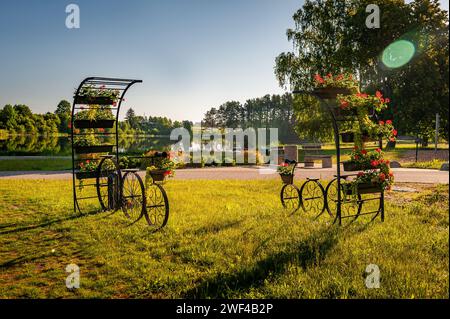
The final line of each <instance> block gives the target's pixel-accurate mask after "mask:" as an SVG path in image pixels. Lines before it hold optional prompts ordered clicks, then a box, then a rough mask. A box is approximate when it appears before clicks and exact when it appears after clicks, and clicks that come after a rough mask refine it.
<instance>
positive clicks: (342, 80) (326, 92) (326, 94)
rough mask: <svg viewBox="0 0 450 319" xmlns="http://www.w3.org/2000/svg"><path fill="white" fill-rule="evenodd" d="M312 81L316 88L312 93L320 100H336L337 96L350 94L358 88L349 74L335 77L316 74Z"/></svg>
mask: <svg viewBox="0 0 450 319" xmlns="http://www.w3.org/2000/svg"><path fill="white" fill-rule="evenodd" d="M314 79H315V82H316V87H315V88H314V91H313V93H314V95H316V96H317V97H318V98H320V99H336V97H337V96H338V95H347V94H351V93H353V92H356V90H357V88H358V84H357V82H356V81H355V79H354V78H353V76H352V75H351V74H339V75H337V76H333V75H332V74H328V75H326V76H325V77H322V76H321V75H319V74H316V75H315V77H314Z"/></svg>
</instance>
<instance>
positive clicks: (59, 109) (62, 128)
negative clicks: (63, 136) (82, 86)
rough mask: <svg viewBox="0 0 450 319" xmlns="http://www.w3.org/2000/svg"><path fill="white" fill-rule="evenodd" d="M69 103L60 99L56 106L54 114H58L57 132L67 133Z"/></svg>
mask: <svg viewBox="0 0 450 319" xmlns="http://www.w3.org/2000/svg"><path fill="white" fill-rule="evenodd" d="M71 112H72V110H71V105H70V103H69V102H68V101H66V100H62V101H61V102H59V103H58V105H57V106H56V111H55V114H56V115H57V116H58V118H59V121H60V124H59V126H58V129H59V132H61V133H69V131H70V128H69V122H70V116H71Z"/></svg>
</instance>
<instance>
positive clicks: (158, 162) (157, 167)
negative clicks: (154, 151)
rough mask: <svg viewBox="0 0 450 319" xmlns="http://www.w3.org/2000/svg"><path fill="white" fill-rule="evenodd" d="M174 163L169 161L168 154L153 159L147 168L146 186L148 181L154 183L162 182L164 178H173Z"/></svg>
mask: <svg viewBox="0 0 450 319" xmlns="http://www.w3.org/2000/svg"><path fill="white" fill-rule="evenodd" d="M175 168H176V163H175V161H173V160H172V159H171V156H170V154H168V155H167V157H158V158H155V161H154V162H153V165H152V166H149V167H147V169H146V176H145V181H146V184H148V183H150V180H151V181H152V182H153V183H154V182H164V181H165V179H166V177H173V176H174V175H175Z"/></svg>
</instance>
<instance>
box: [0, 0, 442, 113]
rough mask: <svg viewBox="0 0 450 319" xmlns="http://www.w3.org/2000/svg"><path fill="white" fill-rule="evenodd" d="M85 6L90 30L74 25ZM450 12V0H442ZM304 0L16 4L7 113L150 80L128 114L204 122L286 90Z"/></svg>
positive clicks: (3, 37) (7, 46) (7, 64)
mask: <svg viewBox="0 0 450 319" xmlns="http://www.w3.org/2000/svg"><path fill="white" fill-rule="evenodd" d="M69 3H76V4H78V5H79V6H80V10H81V28H80V29H72V30H69V29H67V28H66V27H65V19H66V16H67V14H66V13H65V7H66V5H68V4H69ZM441 3H443V6H444V7H445V8H447V10H448V0H443V1H441ZM302 5H303V0H165V1H163V0H151V1H150V0H128V1H124V0H120V1H119V0H89V1H87V0H77V1H75V0H73V1H70V0H68V1H65V0H64V1H63V0H52V1H49V0H28V1H25V0H15V1H2V5H1V11H0V41H1V43H2V46H1V50H0V107H1V106H3V105H5V104H7V103H10V104H17V103H24V104H27V105H29V106H30V107H31V108H32V110H33V111H34V112H40V113H43V112H47V111H54V109H55V108H56V105H57V103H58V102H59V101H60V100H61V99H67V100H69V101H72V94H73V91H74V90H75V88H76V86H77V85H78V83H79V82H80V81H81V80H82V79H83V78H84V77H86V76H91V75H99V76H111V77H126V78H138V79H142V80H144V83H143V84H140V85H139V84H138V85H137V86H135V87H134V88H133V89H131V90H130V91H129V94H128V96H127V102H126V105H125V106H124V107H125V108H128V107H133V108H134V109H135V110H136V112H137V113H138V114H143V113H145V114H146V115H160V116H167V117H170V118H172V119H178V120H182V119H189V120H193V121H199V120H201V119H202V117H203V114H204V113H205V111H206V110H208V109H209V108H211V107H213V106H218V105H220V104H222V103H223V102H225V101H228V100H238V101H241V102H244V101H245V100H246V99H248V98H253V97H258V96H263V95H265V94H268V93H271V94H272V93H283V92H284V91H283V90H282V89H281V88H279V87H278V83H277V81H276V79H275V76H274V74H273V67H274V59H275V57H276V56H277V55H278V54H279V53H281V52H283V51H289V50H291V45H290V44H289V42H288V41H287V39H286V36H285V32H286V29H287V28H289V27H292V26H293V21H292V15H293V13H294V12H295V11H296V10H297V9H298V8H300V7H301V6H302Z"/></svg>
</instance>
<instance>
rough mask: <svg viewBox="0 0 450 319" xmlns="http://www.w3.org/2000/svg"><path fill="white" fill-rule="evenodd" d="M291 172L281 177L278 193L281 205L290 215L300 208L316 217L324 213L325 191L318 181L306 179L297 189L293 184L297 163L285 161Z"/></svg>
mask: <svg viewBox="0 0 450 319" xmlns="http://www.w3.org/2000/svg"><path fill="white" fill-rule="evenodd" d="M285 163H286V164H287V165H288V168H289V169H290V170H291V171H290V173H289V174H288V175H281V179H282V181H283V186H282V188H281V192H280V199H281V203H282V205H283V207H284V208H286V209H288V210H290V211H291V212H292V213H294V212H296V211H298V210H299V209H300V208H302V210H303V211H305V212H314V213H317V214H318V215H317V217H319V216H320V215H322V214H323V213H324V212H325V211H326V201H325V190H324V188H323V186H322V184H320V182H319V179H316V178H306V182H305V183H303V185H302V186H301V187H300V188H298V187H297V186H296V185H295V184H294V176H295V169H296V168H297V164H298V162H295V161H292V162H291V161H286V162H285Z"/></svg>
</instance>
